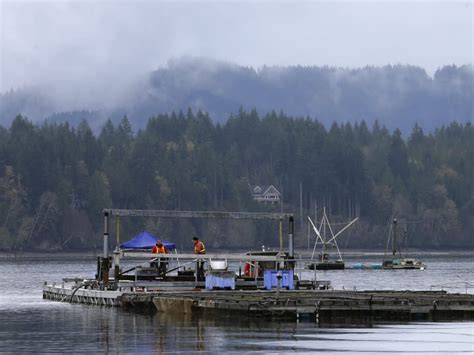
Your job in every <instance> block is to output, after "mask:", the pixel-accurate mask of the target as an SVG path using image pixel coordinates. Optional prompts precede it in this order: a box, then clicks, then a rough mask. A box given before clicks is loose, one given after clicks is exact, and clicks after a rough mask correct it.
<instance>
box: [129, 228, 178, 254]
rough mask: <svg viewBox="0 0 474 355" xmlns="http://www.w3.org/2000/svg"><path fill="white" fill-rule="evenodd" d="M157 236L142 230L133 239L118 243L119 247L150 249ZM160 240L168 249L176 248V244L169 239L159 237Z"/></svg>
mask: <svg viewBox="0 0 474 355" xmlns="http://www.w3.org/2000/svg"><path fill="white" fill-rule="evenodd" d="M157 240H159V238H157V237H155V236H154V235H153V234H151V233H148V232H147V231H144V232H142V233H140V234H138V235H137V236H135V237H134V238H133V239H130V240H129V241H128V242H125V243H122V244H120V248H121V249H151V248H153V247H154V246H155V244H156V241H157ZM161 242H162V243H163V245H164V246H165V248H166V249H168V250H169V251H171V250H174V249H176V245H175V244H174V243H172V242H170V241H167V240H163V239H161Z"/></svg>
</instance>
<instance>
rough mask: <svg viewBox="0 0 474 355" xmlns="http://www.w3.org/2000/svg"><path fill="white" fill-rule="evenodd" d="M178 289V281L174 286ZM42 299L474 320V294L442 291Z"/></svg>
mask: <svg viewBox="0 0 474 355" xmlns="http://www.w3.org/2000/svg"><path fill="white" fill-rule="evenodd" d="M174 286H175V287H179V285H174ZM43 298H45V299H49V300H55V301H63V302H66V301H67V302H72V303H82V304H91V305H102V306H114V307H121V308H123V309H129V310H142V311H143V310H146V311H148V312H167V313H172V314H192V315H193V316H194V315H196V316H199V315H204V314H205V315H210V316H213V315H217V316H218V315H219V314H222V313H229V312H230V313H231V314H235V315H239V316H245V317H261V316H265V317H270V318H278V319H285V320H293V321H294V320H303V319H306V320H310V321H316V322H319V323H328V324H334V323H336V324H367V323H383V322H408V321H413V320H416V321H423V320H429V321H441V320H473V319H474V295H472V294H450V293H446V292H443V291H345V290H344V291H343V290H341V291H328V290H326V291H319V290H283V289H282V290H253V291H248V290H237V291H231V290H225V291H205V290H200V289H199V290H194V291H190V290H184V289H183V290H176V289H175V290H174V291H173V290H162V291H153V292H147V291H145V290H143V291H137V289H136V288H135V290H134V291H133V292H132V291H131V289H130V288H127V287H123V288H121V289H119V290H116V291H99V290H93V289H83V288H81V289H76V288H74V287H70V286H67V285H63V284H59V285H45V286H44V287H43Z"/></svg>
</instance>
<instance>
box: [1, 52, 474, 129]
mask: <svg viewBox="0 0 474 355" xmlns="http://www.w3.org/2000/svg"><path fill="white" fill-rule="evenodd" d="M473 79H474V74H473V69H472V66H461V67H457V66H445V67H442V68H440V69H438V70H437V71H436V72H435V73H434V74H433V76H430V75H428V74H427V73H426V72H425V70H424V69H422V68H420V67H416V66H406V65H396V66H384V67H364V68H359V69H345V68H332V67H309V66H289V67H278V66H271V67H261V68H258V69H255V68H249V67H242V66H238V65H235V64H230V63H225V62H218V61H213V60H210V59H201V58H186V57H184V58H180V59H175V60H171V61H169V63H168V65H167V66H165V67H162V68H159V69H157V70H155V71H153V72H152V73H149V75H148V76H146V77H144V78H142V77H137V79H136V80H135V81H133V82H130V83H129V84H128V85H126V84H124V83H122V84H121V85H122V86H123V87H121V88H120V90H119V89H117V88H115V87H109V88H108V87H107V83H103V88H102V89H100V90H99V89H97V88H93V87H91V85H93V84H91V83H89V82H82V83H80V84H77V83H75V84H74V85H72V84H71V86H68V85H66V84H64V83H62V84H61V85H62V86H60V87H57V86H54V85H52V86H48V85H45V86H37V87H32V88H24V89H18V90H14V91H10V92H6V93H3V94H2V95H1V96H0V123H3V124H4V125H6V126H8V125H9V124H10V123H11V121H12V119H13V118H14V117H15V116H16V115H17V114H23V115H26V116H28V117H29V118H30V119H31V120H33V121H40V122H41V121H43V119H45V118H46V119H48V121H50V122H65V121H68V122H69V123H70V124H72V125H77V124H78V123H79V122H80V120H81V119H83V118H86V119H88V121H89V124H90V125H91V127H92V128H93V130H94V131H95V132H98V130H99V129H100V127H101V126H102V125H103V123H104V122H105V121H106V120H107V119H108V118H111V119H112V121H113V122H114V123H118V122H119V121H120V119H121V118H122V117H123V116H124V115H127V116H128V117H129V118H130V122H131V125H132V126H133V128H135V129H137V128H143V127H145V126H146V124H147V121H148V118H149V117H151V116H154V115H157V114H160V113H167V112H172V111H175V112H177V111H179V110H182V109H186V108H188V107H190V108H192V109H193V110H194V111H197V110H202V111H205V112H209V115H210V117H211V118H212V120H213V121H214V122H220V123H224V122H225V121H226V120H227V118H228V117H229V116H230V115H231V114H235V113H237V112H238V110H239V109H240V108H242V109H244V110H247V111H250V110H252V109H256V110H257V112H258V113H259V114H260V115H265V114H267V113H270V112H271V111H276V112H279V111H280V110H281V111H283V112H285V114H288V115H292V116H309V117H310V118H311V119H316V120H318V121H319V122H321V123H323V124H324V125H325V126H326V128H329V127H330V125H331V124H332V122H334V121H337V122H351V123H355V122H361V121H362V120H365V121H366V122H367V124H369V125H372V124H373V123H374V122H375V120H378V122H379V123H380V124H383V125H385V126H386V127H387V128H388V129H390V130H394V129H396V128H398V129H400V130H401V132H402V133H403V134H404V135H407V134H409V133H410V131H411V129H412V128H413V126H414V124H415V123H417V124H418V125H419V126H420V127H422V128H423V129H424V130H425V131H427V132H432V131H433V130H434V129H435V128H439V127H441V125H442V124H449V123H451V122H453V121H457V122H460V123H465V122H472V121H473V118H474V117H473V100H472V98H473ZM98 92H102V93H103V94H102V95H103V97H101V95H100V94H99V95H98V94H97V93H98ZM118 92H120V94H112V93H118Z"/></svg>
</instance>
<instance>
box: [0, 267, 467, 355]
mask: <svg viewBox="0 0 474 355" xmlns="http://www.w3.org/2000/svg"><path fill="white" fill-rule="evenodd" d="M436 265H441V266H442V267H443V268H444V269H443V272H444V273H445V274H444V276H443V274H442V273H440V272H439V270H437V269H436V268H437V266H436ZM441 266H440V267H441ZM428 267H430V264H428ZM431 267H432V269H428V270H432V271H429V272H425V273H423V274H421V273H419V272H418V273H416V274H407V273H406V272H403V274H396V279H397V281H398V280H400V282H405V284H403V288H407V285H408V286H409V282H411V281H410V278H412V281H413V280H417V278H419V277H423V278H424V279H425V280H424V281H423V282H424V283H425V284H427V283H431V282H433V283H436V282H438V281H440V279H442V278H443V277H444V278H445V279H446V280H448V281H449V279H453V278H455V277H456V276H455V275H465V274H466V270H467V272H468V273H469V272H470V271H469V270H471V272H472V264H471V261H470V259H469V260H467V259H463V260H459V259H452V260H446V259H444V260H441V261H439V263H438V264H432V266H431ZM93 272H94V270H93V262H91V260H83V259H77V260H71V259H67V260H66V259H65V260H49V261H44V260H43V261H22V262H11V261H2V260H0V285H2V287H0V352H27V353H29V352H43V353H51V352H61V353H66V352H81V353H82V352H92V353H96V352H113V353H114V352H118V353H143V354H150V353H167V352H181V353H206V354H207V353H218V352H234V353H237V352H262V353H268V352H272V353H275V352H281V353H288V352H293V351H297V352H307V353H312V352H314V351H318V350H319V351H324V352H325V354H326V353H329V354H331V353H334V354H337V353H341V352H344V353H350V354H356V353H365V352H372V353H383V352H393V351H395V352H399V353H408V354H411V353H415V352H416V353H417V354H431V353H433V352H436V353H446V354H454V353H462V352H466V353H472V352H473V348H474V323H472V322H471V323H468V322H466V323H420V324H414V323H411V324H408V325H391V326H375V327H373V328H366V329H361V328H351V329H343V328H331V329H328V328H326V329H324V328H318V326H317V325H316V324H314V323H310V322H305V323H284V322H282V323H279V322H270V321H267V320H265V319H260V318H252V319H249V318H246V317H235V316H231V315H220V316H218V317H216V316H209V315H206V314H203V315H202V316H199V317H197V316H191V315H184V314H183V315H179V314H178V315H177V314H168V313H157V314H146V313H145V314H137V313H134V312H125V311H121V310H119V309H114V308H106V307H96V306H85V305H77V304H68V303H58V302H52V301H44V300H42V299H41V286H42V282H43V281H44V280H46V279H48V280H56V281H60V280H61V278H62V277H73V276H77V275H83V276H87V275H89V274H90V273H93ZM18 275H21V277H18ZM381 275H386V273H385V274H384V273H376V272H370V271H369V272H368V273H365V274H363V272H360V271H358V272H355V273H354V272H352V271H348V272H344V271H343V272H334V273H329V272H328V273H325V274H324V277H325V278H331V279H332V280H335V281H336V282H337V283H344V284H347V282H348V281H347V280H350V282H353V283H356V282H358V281H357V280H354V278H355V276H357V277H359V276H360V277H363V278H365V280H366V283H368V286H370V285H378V284H382V283H384V282H386V280H384V279H382V278H381ZM407 276H408V277H407ZM384 277H386V276H384ZM430 277H431V278H432V279H431V280H430ZM433 280H434V281H433ZM441 281H442V280H441ZM388 282H390V283H391V284H392V285H393V284H394V281H393V279H390V280H389V281H388Z"/></svg>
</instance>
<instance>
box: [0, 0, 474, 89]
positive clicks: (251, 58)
mask: <svg viewBox="0 0 474 355" xmlns="http://www.w3.org/2000/svg"><path fill="white" fill-rule="evenodd" d="M0 31H1V33H0V35H1V37H0V51H1V53H0V91H5V90H7V89H9V88H17V87H22V86H28V85H31V84H38V83H45V82H59V83H67V84H68V85H69V84H71V85H74V84H75V83H78V82H84V81H91V82H96V83H97V82H109V83H110V82H112V83H113V84H114V85H121V84H126V83H127V81H128V80H130V79H131V78H134V77H135V76H137V75H139V74H141V73H146V72H148V71H150V70H153V69H155V68H157V67H159V66H163V65H166V62H167V61H168V60H169V59H170V58H176V57H181V56H199V57H209V58H213V59H218V60H225V61H231V62H234V63H237V64H243V65H248V66H253V67H256V68H258V67H259V66H262V65H295V64H301V65H318V66H321V65H328V66H343V67H360V66H365V65H385V64H399V63H401V64H413V65H419V66H422V67H424V68H425V69H427V71H428V73H429V74H432V73H433V72H434V71H435V70H436V68H438V67H440V66H443V65H446V64H457V65H462V64H469V63H472V62H473V3H472V2H471V1H417V2H415V1H390V2H389V1H376V2H368V1H365V2H362V1H342V2H337V3H336V2H333V1H310V2H303V1H284V2H275V1H271V2H270V1H265V2H264V1H257V2H255V1H252V2H250V1H224V2H223V1H219V2H217V1H179V2H176V1H173V2H171V1H169V2H158V1H121V2H117V1H68V2H66V1H48V2H47V1H41V0H35V1H6V0H0Z"/></svg>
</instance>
